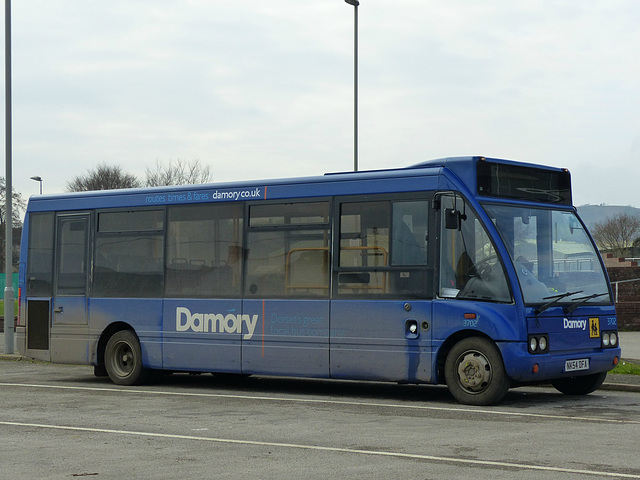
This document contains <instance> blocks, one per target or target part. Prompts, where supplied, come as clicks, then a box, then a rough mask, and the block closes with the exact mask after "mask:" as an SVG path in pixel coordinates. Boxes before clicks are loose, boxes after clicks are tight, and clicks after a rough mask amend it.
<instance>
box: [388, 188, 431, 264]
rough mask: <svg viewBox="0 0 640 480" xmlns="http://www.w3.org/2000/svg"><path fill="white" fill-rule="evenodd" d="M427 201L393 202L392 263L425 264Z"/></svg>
mask: <svg viewBox="0 0 640 480" xmlns="http://www.w3.org/2000/svg"><path fill="white" fill-rule="evenodd" d="M428 212H429V202H427V201H426V200H422V201H417V202H395V203H394V204H393V243H392V244H391V264H392V265H426V264H427V241H428V238H429V236H428V234H429V222H428Z"/></svg>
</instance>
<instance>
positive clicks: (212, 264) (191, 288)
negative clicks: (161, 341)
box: [165, 204, 243, 298]
mask: <svg viewBox="0 0 640 480" xmlns="http://www.w3.org/2000/svg"><path fill="white" fill-rule="evenodd" d="M242 212H243V206H242V205H238V204H234V205H190V206H179V207H171V208H169V217H168V229H167V268H166V286H165V292H166V295H167V296H168V297H211V298H215V297H230V296H231V297H234V296H236V297H237V296H239V295H240V293H241V285H242V282H241V276H242V225H243V214H242Z"/></svg>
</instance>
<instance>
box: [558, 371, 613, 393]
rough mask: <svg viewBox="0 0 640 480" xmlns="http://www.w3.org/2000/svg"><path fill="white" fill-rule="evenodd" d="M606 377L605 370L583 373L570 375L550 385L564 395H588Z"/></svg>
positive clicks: (598, 386)
mask: <svg viewBox="0 0 640 480" xmlns="http://www.w3.org/2000/svg"><path fill="white" fill-rule="evenodd" d="M605 378H607V372H603V373H594V374H592V375H583V376H582V377H570V378H564V379H562V380H558V381H557V382H553V383H552V384H551V385H553V386H554V388H555V389H556V390H558V391H559V392H562V393H564V394H566V395H588V394H589V393H591V392H595V391H596V390H597V389H598V388H600V385H602V383H603V382H604V379H605Z"/></svg>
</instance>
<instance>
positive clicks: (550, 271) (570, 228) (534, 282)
mask: <svg viewBox="0 0 640 480" xmlns="http://www.w3.org/2000/svg"><path fill="white" fill-rule="evenodd" d="M485 209H486V211H487V212H488V214H489V216H490V217H491V219H492V220H493V222H494V224H495V225H496V227H497V228H498V230H499V232H500V236H501V237H502V240H503V241H504V243H505V245H506V247H507V249H508V250H509V254H510V256H511V260H512V261H513V262H514V266H515V270H516V273H517V276H518V281H519V283H520V287H521V288H522V293H523V296H524V301H525V303H527V304H537V305H541V304H542V305H545V304H549V303H550V302H552V303H553V304H560V305H563V306H565V307H566V306H571V305H574V306H576V307H577V306H578V305H584V304H588V303H591V304H604V303H611V296H610V294H609V287H608V284H607V280H606V276H605V274H604V271H603V269H602V265H601V263H600V260H599V258H598V254H597V252H596V250H595V247H594V245H593V243H592V242H591V240H590V239H589V236H588V235H587V233H586V232H585V230H584V227H583V225H582V223H580V221H579V220H578V218H577V217H576V215H575V213H574V212H572V211H560V210H547V209H536V208H523V207H520V206H517V207H516V206H498V205H485Z"/></svg>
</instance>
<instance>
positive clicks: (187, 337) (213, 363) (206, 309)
mask: <svg viewBox="0 0 640 480" xmlns="http://www.w3.org/2000/svg"><path fill="white" fill-rule="evenodd" d="M241 308H242V303H241V300H201V299H196V300H194V299H166V300H165V301H164V315H163V340H164V346H163V363H162V365H163V368H164V369H166V370H192V371H202V372H228V373H240V371H241V363H240V355H241V350H240V348H241V341H240V339H241V332H242V324H243V316H242V310H241Z"/></svg>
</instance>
